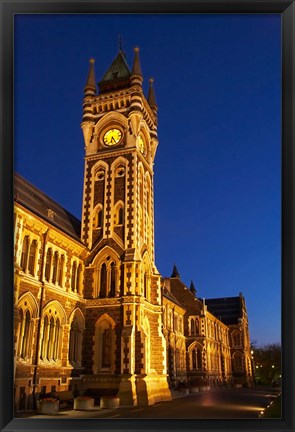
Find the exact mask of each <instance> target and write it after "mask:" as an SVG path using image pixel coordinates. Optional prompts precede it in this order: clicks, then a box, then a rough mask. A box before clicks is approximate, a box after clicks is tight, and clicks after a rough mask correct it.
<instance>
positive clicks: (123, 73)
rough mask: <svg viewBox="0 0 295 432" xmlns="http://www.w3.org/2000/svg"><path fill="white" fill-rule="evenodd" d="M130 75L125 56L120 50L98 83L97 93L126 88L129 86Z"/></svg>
mask: <svg viewBox="0 0 295 432" xmlns="http://www.w3.org/2000/svg"><path fill="white" fill-rule="evenodd" d="M130 75H131V73H130V69H129V66H128V64H127V62H126V58H125V55H124V53H123V52H122V51H121V50H120V51H119V53H118V54H117V56H116V58H115V59H114V60H113V62H112V64H111V66H110V67H109V68H108V70H107V71H106V73H105V74H104V76H103V78H102V80H101V81H100V82H99V83H98V86H99V93H104V92H107V91H113V90H118V89H121V88H126V87H128V86H129V85H130Z"/></svg>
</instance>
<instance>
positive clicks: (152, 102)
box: [148, 78, 158, 111]
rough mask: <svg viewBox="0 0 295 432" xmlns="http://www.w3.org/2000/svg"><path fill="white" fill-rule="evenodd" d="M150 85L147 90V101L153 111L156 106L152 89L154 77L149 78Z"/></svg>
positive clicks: (155, 109)
mask: <svg viewBox="0 0 295 432" xmlns="http://www.w3.org/2000/svg"><path fill="white" fill-rule="evenodd" d="M149 83H150V87H149V92H148V103H149V105H150V107H151V108H152V110H153V111H157V109H158V106H157V102H156V96H155V90H154V85H153V84H154V78H150V79H149Z"/></svg>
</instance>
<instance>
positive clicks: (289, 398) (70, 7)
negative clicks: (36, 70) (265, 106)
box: [0, 0, 295, 432]
mask: <svg viewBox="0 0 295 432" xmlns="http://www.w3.org/2000/svg"><path fill="white" fill-rule="evenodd" d="M167 12H169V13H175V14H178V13H279V14H281V19H282V350H283V356H282V357H283V361H282V363H283V364H282V368H283V392H282V398H283V403H282V419H276V420H271V419H269V420H267V419H265V420H262V421H261V420H259V419H257V420H247V421H245V420H217V419H216V420H175V419H174V420H171V421H170V420H166V419H151V420H144V421H135V420H132V419H123V420H122V419H120V420H116V419H96V420H95V421H94V420H93V419H86V420H84V419H66V420H64V419H63V420H60V419H52V420H51V419H50V420H44V419H17V418H14V417H13V385H12V383H13V360H12V359H13V289H12V287H13V268H12V267H13V266H12V263H13V234H12V231H13V18H14V15H15V14H28V13H43V14H45V13H72V14H73V13H167ZM0 13H1V16H0V19H1V21H0V28H1V36H2V38H1V68H0V70H1V94H2V96H1V107H0V112H1V123H0V131H1V154H0V164H1V166H0V175H1V181H0V198H1V204H0V213H1V214H0V221H1V222H0V277H1V283H0V289H1V297H0V301H1V303H0V319H1V324H0V356H1V357H0V371H1V372H0V373H1V377H0V427H1V431H7V432H8V431H42V430H46V431H50V430H55V431H59V430H60V431H75V430H83V431H90V430H99V431H117V430H118V431H119V430H120V431H125V430H126V431H133V430H134V431H135V430H136V431H138V430H140V431H150V430H153V431H154V432H156V431H158V430H159V431H160V430H182V431H189V430H194V429H196V430H199V431H201V430H211V431H220V432H221V431H225V430H234V431H237V430H251V431H260V430H267V431H275V430H283V431H293V430H295V428H294V424H295V422H294V405H295V400H294V389H295V385H294V384H295V380H294V369H293V364H294V362H295V355H294V354H295V344H294V340H295V338H294V318H293V317H294V313H295V307H294V292H293V288H294V287H295V283H294V282H295V280H294V279H295V278H294V270H293V266H294V263H295V257H294V216H295V215H294V207H295V200H294V193H295V187H294V185H295V160H294V158H295V151H294V137H295V130H294V116H295V104H294V100H295V98H294V93H295V70H294V69H295V55H294V52H295V5H294V1H291V0H288V1H287V0H280V1H278V0H261V1H259V0H258V1H257V0H248V1H239V0H227V1H221V0H204V1H198V0H191V1H173V0H172V1H171V0H159V1H153V0H150V1H142V2H138V1H136V0H132V1H130V0H129V1H120V0H108V1H99V0H93V1H82V0H79V1H71V0H69V1H59V0H50V1H43V0H39V1H38V0H35V1H26V0H23V1H14V0H0Z"/></svg>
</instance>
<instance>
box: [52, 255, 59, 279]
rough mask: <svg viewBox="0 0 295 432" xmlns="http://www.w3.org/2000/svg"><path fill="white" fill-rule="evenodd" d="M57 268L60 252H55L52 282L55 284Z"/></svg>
mask: <svg viewBox="0 0 295 432" xmlns="http://www.w3.org/2000/svg"><path fill="white" fill-rule="evenodd" d="M57 268H58V252H54V256H53V266H52V282H53V283H54V284H55V283H56V281H57Z"/></svg>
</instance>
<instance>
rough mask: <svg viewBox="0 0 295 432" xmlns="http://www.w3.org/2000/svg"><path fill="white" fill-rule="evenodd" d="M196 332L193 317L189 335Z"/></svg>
mask: <svg viewBox="0 0 295 432" xmlns="http://www.w3.org/2000/svg"><path fill="white" fill-rule="evenodd" d="M194 334H196V328H195V320H194V318H191V335H194Z"/></svg>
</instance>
